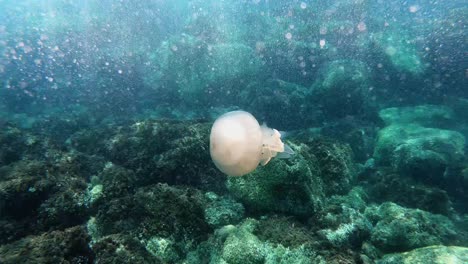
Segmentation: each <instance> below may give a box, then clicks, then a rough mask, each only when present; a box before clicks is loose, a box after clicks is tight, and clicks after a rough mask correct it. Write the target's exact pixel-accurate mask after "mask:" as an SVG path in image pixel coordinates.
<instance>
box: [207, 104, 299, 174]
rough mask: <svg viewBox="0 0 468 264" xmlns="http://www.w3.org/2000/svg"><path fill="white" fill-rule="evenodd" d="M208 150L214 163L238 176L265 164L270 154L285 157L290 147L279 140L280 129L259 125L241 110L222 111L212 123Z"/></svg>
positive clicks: (291, 151) (250, 115)
mask: <svg viewBox="0 0 468 264" xmlns="http://www.w3.org/2000/svg"><path fill="white" fill-rule="evenodd" d="M210 154H211V158H212V160H213V162H214V164H215V165H216V167H217V168H218V169H219V170H220V171H222V172H223V173H225V174H227V175H229V176H242V175H245V174H247V173H250V172H252V171H254V170H255V169H256V168H257V167H258V165H259V164H261V165H266V164H267V163H268V162H269V161H270V160H271V158H274V157H279V158H288V157H290V156H291V155H292V154H294V151H293V150H292V149H291V148H290V147H289V146H287V145H286V144H284V143H283V142H282V141H281V133H280V132H279V131H278V130H276V129H272V128H269V127H267V126H266V125H262V126H260V124H259V123H258V121H257V119H255V117H254V116H253V115H252V114H250V113H248V112H245V111H232V112H228V113H226V114H223V115H222V116H220V117H219V118H218V119H216V121H215V122H214V124H213V127H212V128H211V134H210Z"/></svg>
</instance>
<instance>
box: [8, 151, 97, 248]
mask: <svg viewBox="0 0 468 264" xmlns="http://www.w3.org/2000/svg"><path fill="white" fill-rule="evenodd" d="M49 151H50V152H53V151H52V150H49ZM57 153H60V152H57ZM67 154H70V153H60V154H59V156H58V157H56V158H57V159H58V160H54V159H52V160H53V161H54V163H52V161H50V160H46V161H38V160H23V161H19V162H15V163H13V164H10V165H9V166H3V167H1V168H0V175H2V176H1V177H0V201H1V202H0V212H1V213H0V221H3V222H4V223H5V227H4V228H2V229H0V230H1V231H0V232H1V233H2V234H1V236H0V243H1V242H7V241H13V240H15V239H18V238H21V237H23V236H25V235H27V234H37V233H38V232H41V231H44V230H54V229H57V228H66V227H70V226H74V225H77V224H80V223H83V222H84V220H85V218H86V216H87V214H88V210H87V208H86V207H85V205H84V204H83V203H82V197H83V196H84V193H85V190H86V183H85V178H84V177H83V176H81V175H80V174H78V173H76V167H81V168H82V169H83V171H86V166H85V165H84V164H83V163H81V161H80V160H79V159H75V158H74V156H73V155H70V156H68V155H67ZM65 160H66V161H65ZM60 161H65V162H64V163H62V162H60ZM57 182H60V184H57ZM6 223H8V224H6ZM3 239H5V241H3Z"/></svg>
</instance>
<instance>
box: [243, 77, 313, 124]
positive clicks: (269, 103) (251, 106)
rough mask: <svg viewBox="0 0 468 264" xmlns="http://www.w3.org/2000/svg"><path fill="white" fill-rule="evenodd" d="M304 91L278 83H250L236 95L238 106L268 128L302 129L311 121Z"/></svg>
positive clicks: (278, 81) (303, 89) (283, 82)
mask: <svg viewBox="0 0 468 264" xmlns="http://www.w3.org/2000/svg"><path fill="white" fill-rule="evenodd" d="M307 93H308V92H307V88H305V87H303V86H301V85H298V84H295V83H290V82H286V81H282V80H279V79H269V80H266V81H255V82H252V83H249V84H248V85H247V86H246V87H245V88H244V89H242V91H241V93H240V94H239V101H240V105H241V106H243V107H245V110H248V111H249V112H251V113H252V114H253V115H254V116H255V117H256V118H257V119H258V120H262V121H264V122H266V123H267V124H268V126H270V127H275V128H277V129H288V130H293V129H296V128H303V127H304V125H306V124H307V122H306V120H309V119H310V112H309V111H307V109H306V105H307V103H308V102H307V100H306V95H307Z"/></svg>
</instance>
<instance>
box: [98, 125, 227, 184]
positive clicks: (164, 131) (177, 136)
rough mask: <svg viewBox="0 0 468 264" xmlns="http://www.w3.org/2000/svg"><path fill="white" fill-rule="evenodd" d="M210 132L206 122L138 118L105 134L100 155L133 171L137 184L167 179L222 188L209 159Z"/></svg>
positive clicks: (222, 182) (172, 182) (220, 179)
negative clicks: (103, 145) (102, 150)
mask: <svg viewBox="0 0 468 264" xmlns="http://www.w3.org/2000/svg"><path fill="white" fill-rule="evenodd" d="M209 131H210V124H205V123H195V122H182V121H150V120H146V121H140V122H136V123H134V124H133V125H131V126H124V127H120V128H119V129H115V130H114V133H112V134H110V135H107V136H106V139H105V150H104V153H102V155H103V156H105V157H107V158H108V159H109V160H110V161H111V162H113V163H115V164H116V165H119V166H122V167H124V168H125V169H129V170H133V171H134V172H135V174H136V177H137V184H138V185H140V186H142V185H148V184H154V183H157V182H166V183H169V184H191V185H193V186H198V187H200V188H207V189H209V188H211V190H219V189H224V187H223V185H224V176H222V173H221V172H219V171H218V170H217V169H216V167H215V166H214V164H213V163H212V161H211V158H210V154H209Z"/></svg>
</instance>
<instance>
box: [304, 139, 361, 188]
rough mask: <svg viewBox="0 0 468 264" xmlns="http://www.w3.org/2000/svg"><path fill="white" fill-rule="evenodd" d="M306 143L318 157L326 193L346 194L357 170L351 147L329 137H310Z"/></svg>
mask: <svg viewBox="0 0 468 264" xmlns="http://www.w3.org/2000/svg"><path fill="white" fill-rule="evenodd" d="M306 144H307V146H309V147H310V153H311V154H312V155H314V156H315V157H316V159H317V163H318V166H319V168H320V175H321V179H322V181H323V189H324V191H325V194H326V195H328V196H329V195H333V194H346V193H347V192H348V191H349V190H350V189H351V186H352V184H353V182H354V180H355V176H356V171H357V169H356V165H355V163H354V160H353V156H354V155H353V151H352V150H351V147H350V146H349V145H348V144H345V143H342V142H338V141H335V140H332V139H327V138H314V139H310V140H308V141H306Z"/></svg>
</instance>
